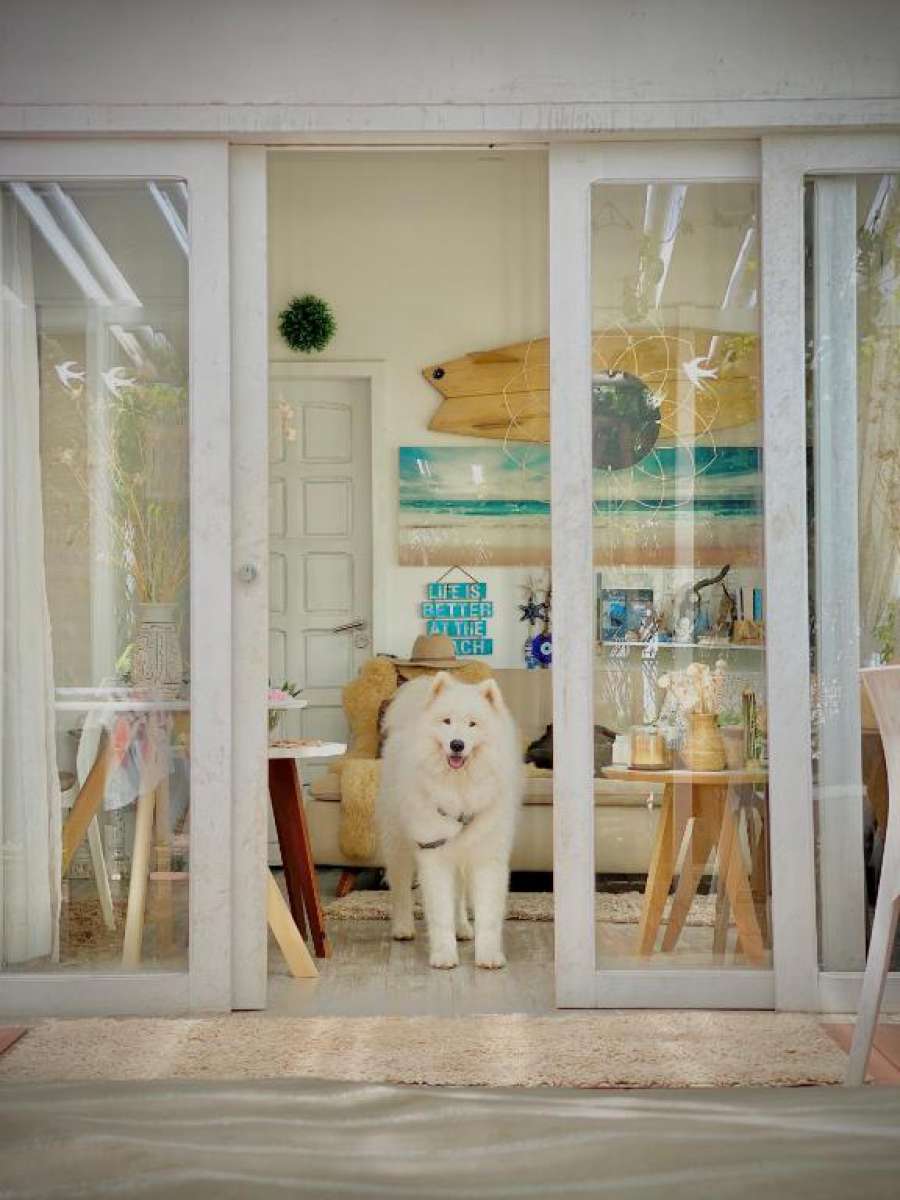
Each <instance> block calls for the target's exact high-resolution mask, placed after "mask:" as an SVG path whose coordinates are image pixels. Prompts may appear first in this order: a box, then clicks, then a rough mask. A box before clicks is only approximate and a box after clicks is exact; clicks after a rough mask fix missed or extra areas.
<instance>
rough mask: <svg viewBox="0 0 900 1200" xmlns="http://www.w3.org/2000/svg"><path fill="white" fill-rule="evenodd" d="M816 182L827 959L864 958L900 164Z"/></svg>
mask: <svg viewBox="0 0 900 1200" xmlns="http://www.w3.org/2000/svg"><path fill="white" fill-rule="evenodd" d="M805 194H806V263H807V278H806V344H807V412H808V431H807V440H808V459H809V462H810V465H811V470H810V473H809V489H808V490H809V501H808V520H809V556H810V566H811V575H810V592H811V599H812V603H811V612H810V655H811V664H812V673H813V695H812V701H813V704H812V714H813V782H814V799H815V808H816V827H817V840H818V886H819V960H820V965H821V967H822V969H823V970H825V971H858V970H861V969H862V967H863V966H864V963H865V953H866V938H867V931H868V928H869V924H870V921H871V915H872V906H873V905H874V902H875V896H876V894H877V888H878V880H879V875H880V867H881V851H882V848H883V844H884V833H885V827H886V822H887V810H888V791H887V777H886V769H885V760H884V751H883V749H882V745H881V738H880V736H879V733H878V727H877V723H876V722H875V719H874V715H873V713H872V711H871V708H870V707H869V705H868V704H867V702H866V697H865V694H864V692H863V691H862V690H861V687H860V677H859V669H860V667H861V666H871V665H875V664H877V663H879V662H896V661H897V659H898V647H900V643H898V635H900V624H898V615H900V384H898V378H900V175H898V174H896V173H895V174H885V173H871V174H859V175H853V174H850V175H841V176H836V175H835V176H826V175H822V176H817V177H815V178H810V179H808V180H807V183H806V193H805ZM898 945H900V944H898ZM893 966H894V968H895V969H897V968H900V948H898V949H896V950H895V956H894V963H893Z"/></svg>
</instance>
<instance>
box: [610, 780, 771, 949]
mask: <svg viewBox="0 0 900 1200" xmlns="http://www.w3.org/2000/svg"><path fill="white" fill-rule="evenodd" d="M603 775H604V776H605V777H606V778H607V779H616V780H629V781H631V782H635V781H636V782H641V783H662V784H663V785H664V792H663V799H662V809H661V811H660V816H659V824H658V825H657V828H656V842H655V844H654V847H653V855H652V857H651V860H650V867H649V869H648V871H647V887H646V889H645V891H644V904H643V909H642V911H641V920H640V925H639V927H638V937H637V952H638V954H642V955H643V954H651V953H652V951H653V948H654V946H655V945H656V938H657V935H658V933H659V927H660V924H661V923H662V915H663V910H664V908H665V905H666V900H667V899H668V896H669V891H670V889H671V886H672V880H673V878H674V874H675V861H676V858H677V854H678V850H679V848H680V844H681V839H682V835H683V833H684V829H685V826H686V824H687V821H688V818H690V817H693V828H692V831H691V836H690V841H689V844H688V846H687V850H686V853H685V858H684V863H683V865H682V868H681V874H680V875H679V878H678V885H677V887H676V889H675V895H674V897H673V900H672V910H671V912H670V914H669V921H668V925H667V927H666V932H665V934H664V935H663V941H662V950H664V951H671V950H674V949H675V946H676V944H677V942H678V938H679V936H680V934H681V930H682V929H683V928H684V923H685V920H686V918H687V915H688V912H689V911H690V908H691V904H692V903H693V901H694V896H695V895H696V894H697V888H698V886H699V884H700V879H701V877H702V875H703V869H704V867H705V866H706V863H707V860H708V859H709V856H710V854H711V853H712V851H713V850H715V852H716V855H717V859H718V869H719V893H718V897H717V914H716V930H715V936H714V944H713V945H714V950H716V951H718V952H721V951H723V950H724V935H725V932H726V930H727V923H728V908H729V907H730V909H731V911H732V912H733V914H734V922H735V925H736V926H737V929H738V937H739V939H740V945H741V948H742V950H743V953H744V954H746V956H747V958H748V959H750V961H751V962H754V963H761V962H762V961H763V960H764V957H765V938H764V936H763V928H762V926H761V922H760V915H761V914H760V913H758V912H757V905H758V904H759V905H760V907H761V908H763V909H764V908H765V899H766V896H765V893H766V890H767V887H766V885H765V883H764V882H763V883H760V873H761V872H764V868H765V850H766V841H765V838H766V832H765V827H764V826H763V828H762V830H761V833H760V839H759V842H758V843H757V844H756V846H755V847H754V848H753V850H754V853H753V858H754V865H755V870H754V871H752V872H751V868H750V866H749V865H748V863H747V862H746V860H745V857H744V851H743V847H742V845H741V838H740V825H739V822H738V820H737V815H738V812H739V809H740V804H741V801H742V792H746V791H748V790H751V789H752V788H753V787H754V786H756V787H760V786H761V787H765V785H766V783H767V781H768V774H767V773H766V772H765V771H762V770H744V771H676V770H671V771H652V770H647V771H645V770H632V769H630V768H628V767H604V768H603ZM686 789H688V790H689V792H690V800H689V803H688V804H685V803H683V802H681V796H682V795H683V793H684V790H686ZM752 876H755V878H752ZM754 883H755V884H756V890H757V892H759V890H760V888H761V890H762V896H761V897H759V896H754ZM723 884H724V891H723ZM764 924H765V922H763V925H764Z"/></svg>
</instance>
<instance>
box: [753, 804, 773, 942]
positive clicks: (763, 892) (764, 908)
mask: <svg viewBox="0 0 900 1200" xmlns="http://www.w3.org/2000/svg"><path fill="white" fill-rule="evenodd" d="M754 811H755V813H756V815H757V817H758V818H759V829H758V830H757V832H756V838H755V840H753V841H752V842H751V845H752V847H753V851H752V855H751V866H750V890H751V892H752V893H753V903H754V906H755V908H756V919H757V921H759V928H760V930H761V931H762V935H763V941H764V942H765V944H766V945H767V946H769V945H771V930H770V929H769V836H768V821H767V819H766V818H767V815H768V803H767V797H765V796H763V797H762V798H761V799H760V800H759V801H757V802H756V803H755V804H754ZM747 815H748V819H749V812H748V814H747Z"/></svg>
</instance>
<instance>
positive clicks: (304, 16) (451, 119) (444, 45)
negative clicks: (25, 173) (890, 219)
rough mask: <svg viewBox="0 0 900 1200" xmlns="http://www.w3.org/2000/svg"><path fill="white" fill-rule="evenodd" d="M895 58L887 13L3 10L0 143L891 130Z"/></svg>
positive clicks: (183, 7)
mask: <svg viewBox="0 0 900 1200" xmlns="http://www.w3.org/2000/svg"><path fill="white" fill-rule="evenodd" d="M898 45H900V5H897V4H896V3H895V2H894V0H854V2H853V3H850V2H849V0H791V2H790V3H785V0H719V2H718V3H711V2H710V0H677V2H673V0H593V2H592V0H556V3H553V4H547V3H546V2H545V0H491V2H490V3H479V2H477V0H443V2H442V0H329V2H328V3H323V2H321V0H317V2H312V0H307V2H303V0H256V3H253V4H248V3H246V0H188V2H185V0H153V2H152V3H147V2H146V0H78V2H77V3H72V0H4V2H3V4H2V5H0V128H5V129H8V130H11V131H17V130H18V131H21V130H26V129H34V130H40V129H43V130H63V129H68V128H79V127H80V128H84V129H87V130H89V131H91V132H102V131H103V130H116V129H128V128H135V129H143V130H165V129H167V128H173V129H175V128H179V129H183V130H186V131H187V130H207V131H216V130H227V129H235V130H236V129H242V130H244V131H245V132H247V133H251V134H252V133H253V132H255V131H261V130H269V131H272V132H277V131H278V130H279V129H285V130H287V129H292V130H295V131H299V132H300V133H316V132H321V131H323V130H329V129H330V130H335V131H341V130H344V131H346V130H349V129H351V128H353V127H354V126H358V124H359V120H358V118H359V114H358V113H357V114H356V115H354V112H353V109H354V107H358V106H377V107H378V108H379V112H378V114H377V115H374V116H373V114H366V121H367V122H368V121H369V120H370V118H371V120H372V123H371V125H369V126H367V127H368V130H369V132H370V133H371V132H372V131H374V130H375V129H379V128H380V129H391V130H394V131H401V130H403V129H420V128H427V127H430V128H433V129H435V130H440V129H460V128H472V129H477V128H479V127H481V128H482V129H486V128H492V127H493V128H498V129H499V128H502V129H505V130H507V131H509V132H510V133H511V134H515V133H516V132H517V131H522V130H528V129H535V128H538V129H550V130H566V129H574V130H579V129H580V130H581V131H582V132H584V131H587V130H589V129H591V128H594V129H609V130H622V129H628V128H642V127H649V126H651V125H652V126H654V127H656V128H672V129H677V128H685V127H690V126H691V125H692V124H695V123H696V120H697V113H696V111H695V110H694V109H692V107H691V106H693V105H696V104H698V103H703V104H705V105H707V106H708V109H707V114H706V117H705V118H703V122H704V123H707V124H716V125H718V126H719V127H721V128H726V127H734V126H738V125H743V126H744V127H751V126H753V125H754V124H761V125H770V124H772V123H776V124H777V123H780V122H785V123H788V124H799V123H804V122H805V123H813V124H821V123H829V122H830V123H833V124H845V123H847V122H848V121H853V120H856V122H857V123H871V122H873V121H881V122H885V121H891V120H893V121H897V120H898V105H897V100H898V96H900V63H898V54H897V46H898ZM854 99H856V100H857V101H859V103H857V104H854V103H852V102H853V100H854ZM654 104H656V105H663V106H665V107H664V108H662V109H658V110H656V111H654V109H653V105H654ZM71 105H80V106H84V107H82V108H81V109H80V110H78V111H64V110H65V108H66V106H71ZM204 105H208V106H211V105H215V108H214V109H213V108H210V109H209V110H203V109H202V108H201V107H200V106H204ZM447 105H454V106H459V107H457V109H456V111H455V112H451V111H447V110H446V109H442V111H440V112H438V113H436V114H434V115H429V114H427V113H426V112H425V111H424V110H423V107H422V106H436V107H440V106H447ZM560 105H588V106H591V105H593V106H598V107H597V108H596V109H595V110H592V111H585V112H583V113H572V112H565V111H562V110H560V109H559V108H558V106H560ZM2 106H9V107H6V108H3V107H2ZM28 106H34V107H33V108H29V107H28ZM109 106H116V107H115V108H112V107H109ZM176 106H193V107H176ZM397 106H408V108H406V109H405V110H403V111H399V110H398V108H397ZM467 106H474V108H469V107H467ZM479 106H492V108H493V109H494V110H496V111H495V113H494V116H493V117H492V116H491V115H490V114H489V113H485V112H484V111H479Z"/></svg>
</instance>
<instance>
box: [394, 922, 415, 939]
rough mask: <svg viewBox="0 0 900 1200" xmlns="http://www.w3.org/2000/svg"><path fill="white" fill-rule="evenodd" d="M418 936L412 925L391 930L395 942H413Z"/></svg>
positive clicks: (395, 927) (399, 926) (398, 926)
mask: <svg viewBox="0 0 900 1200" xmlns="http://www.w3.org/2000/svg"><path fill="white" fill-rule="evenodd" d="M415 936H416V931H415V929H414V927H413V926H412V925H395V926H394V928H393V929H392V930H391V937H392V938H393V939H394V941H395V942H411V941H412V940H413V938H414V937H415Z"/></svg>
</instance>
